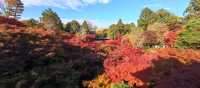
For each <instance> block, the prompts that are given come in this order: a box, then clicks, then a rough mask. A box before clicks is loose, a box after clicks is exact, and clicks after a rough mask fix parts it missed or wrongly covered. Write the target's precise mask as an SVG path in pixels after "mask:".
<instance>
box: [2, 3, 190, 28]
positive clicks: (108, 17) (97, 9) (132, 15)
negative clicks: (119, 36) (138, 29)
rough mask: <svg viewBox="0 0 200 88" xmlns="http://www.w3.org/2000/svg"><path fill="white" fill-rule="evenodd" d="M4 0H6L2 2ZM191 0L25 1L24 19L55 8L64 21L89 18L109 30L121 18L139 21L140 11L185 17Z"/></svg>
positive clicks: (37, 16)
mask: <svg viewBox="0 0 200 88" xmlns="http://www.w3.org/2000/svg"><path fill="white" fill-rule="evenodd" d="M0 1H3V0H0ZM189 1H190V0H22V2H23V3H24V5H25V11H24V12H23V14H22V19H29V18H35V19H38V18H39V17H40V16H41V13H42V11H44V10H45V9H47V8H52V9H53V10H54V11H55V12H57V13H58V15H59V16H60V17H61V19H62V21H63V22H68V21H71V20H73V19H75V20H78V21H80V22H82V21H83V20H85V19H87V20H89V21H90V22H92V23H93V24H94V25H97V26H98V27H108V26H109V25H110V24H112V23H116V22H117V21H118V20H119V19H120V18H121V19H122V20H123V21H124V22H126V23H130V22H135V23H136V22H137V19H138V18H139V15H140V13H141V10H142V9H143V8H144V7H149V8H150V9H153V10H158V9H160V8H165V9H167V10H169V11H171V12H172V13H174V14H176V15H178V16H182V15H183V12H184V10H185V8H186V7H187V6H188V4H189Z"/></svg>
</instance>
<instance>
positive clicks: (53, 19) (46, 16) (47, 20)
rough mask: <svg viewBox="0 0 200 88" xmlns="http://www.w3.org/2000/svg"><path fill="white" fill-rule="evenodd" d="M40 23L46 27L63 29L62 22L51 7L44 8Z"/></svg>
mask: <svg viewBox="0 0 200 88" xmlns="http://www.w3.org/2000/svg"><path fill="white" fill-rule="evenodd" d="M41 20H42V23H43V24H44V27H45V28H46V29H59V30H63V25H62V22H61V20H60V18H59V16H58V15H57V13H56V12H54V11H52V9H46V10H44V11H43V13H42V17H41Z"/></svg>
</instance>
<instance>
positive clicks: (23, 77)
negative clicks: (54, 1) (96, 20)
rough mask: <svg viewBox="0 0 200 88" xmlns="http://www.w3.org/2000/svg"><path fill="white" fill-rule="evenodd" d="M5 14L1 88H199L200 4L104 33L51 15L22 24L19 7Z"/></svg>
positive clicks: (7, 6) (0, 21)
mask: <svg viewBox="0 0 200 88" xmlns="http://www.w3.org/2000/svg"><path fill="white" fill-rule="evenodd" d="M0 9H1V16H0V88H200V0H191V1H190V4H189V6H188V7H187V8H186V10H185V12H184V14H185V16H183V17H179V16H176V15H175V14H173V13H171V12H170V11H168V10H166V9H163V8H161V9H159V10H156V11H154V10H151V9H150V8H148V7H146V8H144V9H143V10H142V11H141V14H140V17H139V19H138V21H137V23H128V24H127V23H124V22H123V20H122V19H119V21H118V22H117V23H116V24H112V25H110V27H109V28H106V29H104V30H96V29H97V28H96V27H95V26H93V25H92V24H91V23H90V22H89V21H87V20H84V21H83V22H82V23H80V22H79V21H77V20H72V21H70V22H67V23H63V22H62V21H61V20H62V19H61V18H60V17H59V16H58V14H57V13H56V12H54V11H53V10H52V9H50V8H49V9H46V10H44V11H43V12H42V13H41V17H40V19H39V20H36V19H29V20H19V19H20V17H21V13H22V12H23V9H24V4H23V2H22V1H21V0H5V1H4V3H3V4H2V5H1V8H0ZM136 24H137V25H136Z"/></svg>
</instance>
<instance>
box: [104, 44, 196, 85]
mask: <svg viewBox="0 0 200 88" xmlns="http://www.w3.org/2000/svg"><path fill="white" fill-rule="evenodd" d="M199 61H200V52H199V51H194V50H181V49H175V48H174V49H173V48H163V49H154V50H150V51H149V52H145V51H144V50H142V49H135V48H131V47H127V46H124V47H118V49H116V50H115V51H113V52H112V53H110V55H108V57H107V58H106V60H105V61H104V68H105V72H106V74H107V75H108V77H109V78H110V79H111V80H112V82H114V83H120V82H128V83H129V85H132V86H134V85H136V86H140V87H141V86H142V88H143V87H144V88H147V86H148V87H156V88H169V87H170V86H176V87H181V88H188V87H190V86H199V84H198V83H200V82H199V81H198V79H200V78H199V77H200V76H199V75H197V74H198V73H199V72H198V71H196V69H197V68H198V67H200V64H199V63H200V62H199ZM188 71H189V72H188ZM181 72H184V74H181ZM184 75H190V76H184ZM176 77H177V78H178V79H176ZM181 79H184V80H181ZM193 79H194V80H193ZM169 80H170V81H169ZM185 80H190V81H189V82H188V83H187V82H185ZM171 81H172V82H171ZM175 81H179V83H176V84H174V83H173V82H175ZM195 81H196V82H195ZM181 83H184V85H185V87H184V86H182V85H181ZM190 84H191V85H190ZM165 86H166V87H165Z"/></svg>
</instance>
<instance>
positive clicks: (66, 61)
mask: <svg viewBox="0 0 200 88" xmlns="http://www.w3.org/2000/svg"><path fill="white" fill-rule="evenodd" d="M54 34H56V33H55V32H54V31H52V32H51V31H44V30H43V31H42V30H37V31H34V30H16V31H11V30H10V31H9V30H6V31H1V32H0V55H1V57H0V87H2V88H30V87H31V88H55V87H56V88H80V87H82V83H81V82H82V80H90V79H93V78H94V77H95V76H96V75H98V73H101V71H102V63H101V62H102V61H101V56H100V55H97V54H95V52H94V51H92V50H90V49H87V48H81V47H80V46H74V45H73V44H69V43H64V42H63V39H62V38H65V39H67V40H69V37H70V36H67V34H65V36H61V35H56V36H54ZM66 37H68V38H66Z"/></svg>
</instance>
